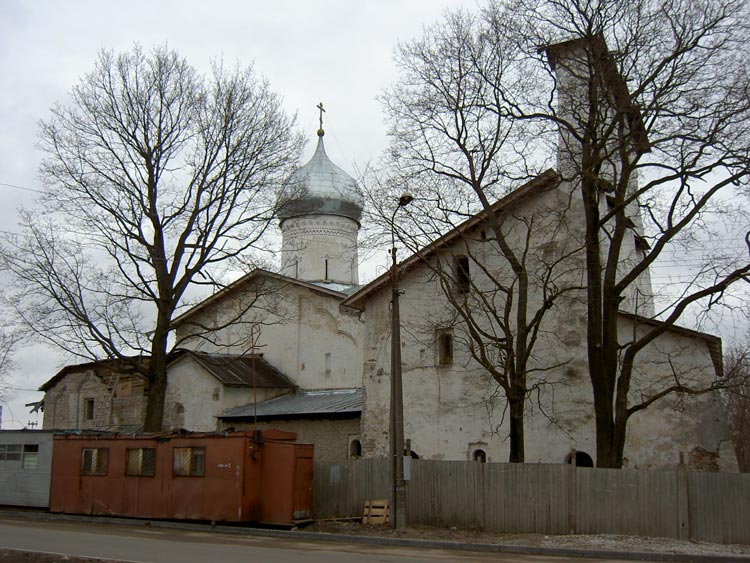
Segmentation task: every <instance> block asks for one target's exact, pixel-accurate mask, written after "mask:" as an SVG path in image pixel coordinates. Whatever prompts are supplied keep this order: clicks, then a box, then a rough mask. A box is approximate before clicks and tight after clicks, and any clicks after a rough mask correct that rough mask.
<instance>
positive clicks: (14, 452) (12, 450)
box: [0, 444, 23, 461]
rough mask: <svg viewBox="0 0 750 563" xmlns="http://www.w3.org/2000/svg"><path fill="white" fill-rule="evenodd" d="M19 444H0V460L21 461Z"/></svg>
mask: <svg viewBox="0 0 750 563" xmlns="http://www.w3.org/2000/svg"><path fill="white" fill-rule="evenodd" d="M22 448H23V446H21V444H0V461H21V453H22Z"/></svg>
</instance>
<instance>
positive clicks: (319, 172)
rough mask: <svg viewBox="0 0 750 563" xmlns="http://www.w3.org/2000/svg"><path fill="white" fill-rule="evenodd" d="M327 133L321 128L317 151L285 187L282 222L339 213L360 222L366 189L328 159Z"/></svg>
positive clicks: (282, 196)
mask: <svg viewBox="0 0 750 563" xmlns="http://www.w3.org/2000/svg"><path fill="white" fill-rule="evenodd" d="M323 134H324V133H323V130H322V129H321V130H319V131H318V146H317V148H316V149H315V154H314V155H313V156H312V158H311V159H310V161H309V162H308V163H307V164H305V165H303V166H302V167H300V168H299V169H298V170H297V171H296V172H294V173H293V174H292V175H291V176H290V178H289V180H288V181H287V183H286V184H285V186H284V189H283V191H282V193H281V195H280V203H281V208H280V210H279V217H280V218H281V220H282V221H284V220H285V219H289V218H291V217H300V216H305V215H339V216H342V217H348V218H350V219H353V220H355V221H357V222H358V223H359V219H360V217H361V216H362V209H363V208H364V206H365V200H364V196H363V194H362V190H361V189H360V188H359V186H358V185H357V182H356V180H354V178H352V177H351V176H350V175H349V174H347V173H346V172H344V170H342V169H341V168H339V167H338V166H336V165H335V164H334V163H333V162H331V159H329V158H328V155H327V154H326V149H325V145H324V144H323ZM285 199H286V201H284V200H285Z"/></svg>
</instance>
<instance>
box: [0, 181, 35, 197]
mask: <svg viewBox="0 0 750 563" xmlns="http://www.w3.org/2000/svg"><path fill="white" fill-rule="evenodd" d="M0 186H3V187H5V188H13V189H16V190H23V191H25V192H35V193H38V194H42V193H44V192H43V191H42V190H37V189H35V188H26V187H24V186H19V185H17V184H8V183H7V182H0Z"/></svg>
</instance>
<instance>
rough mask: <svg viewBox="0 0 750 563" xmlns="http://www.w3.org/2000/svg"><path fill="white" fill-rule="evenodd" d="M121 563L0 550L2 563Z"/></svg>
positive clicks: (109, 560)
mask: <svg viewBox="0 0 750 563" xmlns="http://www.w3.org/2000/svg"><path fill="white" fill-rule="evenodd" d="M63 561H64V562H65V563H119V562H118V561H115V560H114V559H92V558H90V557H71V556H69V555H49V554H46V553H32V552H30V551H15V550H13V549H0V563H62V562H63Z"/></svg>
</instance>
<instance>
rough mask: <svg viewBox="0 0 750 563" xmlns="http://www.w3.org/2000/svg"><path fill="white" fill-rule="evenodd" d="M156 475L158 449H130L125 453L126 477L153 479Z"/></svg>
mask: <svg viewBox="0 0 750 563" xmlns="http://www.w3.org/2000/svg"><path fill="white" fill-rule="evenodd" d="M155 473H156V449H154V448H128V449H127V450H126V452H125V475H134V476H138V477H153V476H154V474H155Z"/></svg>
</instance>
